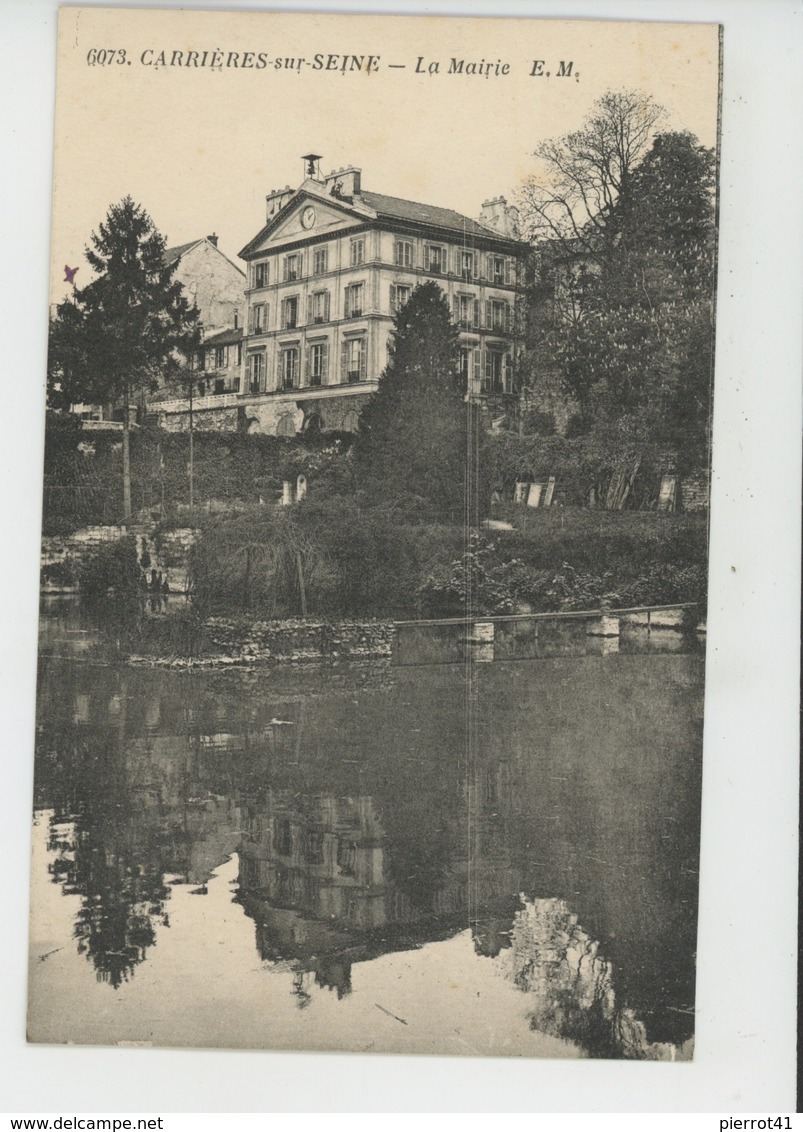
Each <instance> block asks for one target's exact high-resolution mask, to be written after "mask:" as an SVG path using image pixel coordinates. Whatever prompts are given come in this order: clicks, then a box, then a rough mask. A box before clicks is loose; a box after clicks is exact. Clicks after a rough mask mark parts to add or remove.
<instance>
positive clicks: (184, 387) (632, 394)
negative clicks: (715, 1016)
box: [28, 7, 721, 1061]
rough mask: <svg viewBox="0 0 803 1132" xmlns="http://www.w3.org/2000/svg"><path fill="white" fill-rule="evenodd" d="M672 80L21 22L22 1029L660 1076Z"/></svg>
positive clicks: (703, 419)
mask: <svg viewBox="0 0 803 1132" xmlns="http://www.w3.org/2000/svg"><path fill="white" fill-rule="evenodd" d="M720 66H721V65H720V29H719V27H718V26H716V25H712V24H694V25H692V24H680V23H676V24H670V23H655V22H653V23H635V22H632V23H628V22H613V21H610V22H590V21H589V22H585V21H573V22H561V21H548V20H541V19H505V20H501V19H493V18H473V19H472V18H465V17H462V18H452V17H421V16H393V17H390V16H389V17H384V16H383V17H379V16H345V15H341V16H335V15H324V14H313V13H309V14H294V15H289V14H277V13H268V12H265V13H256V12H238V13H232V12H211V11H203V12H202V11H178V10H163V11H158V10H148V11H145V10H121V9H115V10H111V9H108V10H106V9H101V8H91V9H90V8H79V7H73V8H64V9H62V11H61V13H60V19H59V52H58V80H57V106H56V128H55V167H54V179H55V184H54V200H53V228H52V276H51V295H50V299H51V310H50V323H49V328H50V329H49V352H48V366H47V407H46V414H47V424H46V446H45V467H44V507H43V531H42V559H41V586H42V598H41V616H40V646H39V674H38V706H37V740H36V755H35V784H34V799H33V864H32V881H31V926H30V966H29V1000H28V1001H29V1010H28V1036H29V1040H30V1041H32V1042H40V1043H76V1044H96V1045H97V1044H101V1045H118V1044H122V1045H153V1046H185V1047H202V1046H203V1047H223V1048H247V1049H292V1050H327V1051H336V1050H339V1051H346V1052H349V1051H355V1052H368V1051H375V1052H385V1053H416V1054H437V1055H471V1056H478V1055H491V1056H499V1055H502V1056H511V1057H540V1058H563V1059H566V1058H569V1059H571V1058H609V1059H630V1060H660V1061H678V1060H689V1059H691V1058H692V1056H693V1052H694V1037H695V955H696V940H697V912H698V898H699V877H698V864H699V849H700V812H701V809H700V808H701V782H702V759H703V743H702V736H703V702H704V667H705V646H706V599H707V562H708V514H709V479H710V476H709V469H710V434H711V414H712V403H713V391H714V325H715V317H714V316H715V283H716V250H717V230H716V217H717V171H718V131H719V90H720Z"/></svg>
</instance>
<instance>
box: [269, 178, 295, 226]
mask: <svg viewBox="0 0 803 1132" xmlns="http://www.w3.org/2000/svg"><path fill="white" fill-rule="evenodd" d="M294 193H295V189H291V188H290V186H289V185H285V187H284V188H283V189H271V191H270V192H269V193H268V195H267V196H266V197H265V204H266V210H265V219H266V220H271V219H272V218H273V217H274V216H275V215H276V213H277V212H279V211H280V209H282V208H284V206H285V205H286V204H287V202H288V201H289V200H290V197H291V196H293V194H294Z"/></svg>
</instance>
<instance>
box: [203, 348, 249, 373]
mask: <svg viewBox="0 0 803 1132" xmlns="http://www.w3.org/2000/svg"><path fill="white" fill-rule="evenodd" d="M242 361H243V344H242V342H238V343H237V344H236V346H235V347H234V350H233V352H232V351H231V349H230V347H228V346H212V347H211V348H210V349H208V350H200V351H199V352H198V355H197V364H198V369H202V370H206V369H228V367H229V365H230V364H232V363H233V364H234V365H236V366H240V365H242Z"/></svg>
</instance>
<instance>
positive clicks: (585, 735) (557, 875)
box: [29, 603, 703, 1060]
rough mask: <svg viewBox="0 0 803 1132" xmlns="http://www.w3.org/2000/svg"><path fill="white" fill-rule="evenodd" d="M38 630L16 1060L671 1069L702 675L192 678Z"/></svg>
mask: <svg viewBox="0 0 803 1132" xmlns="http://www.w3.org/2000/svg"><path fill="white" fill-rule="evenodd" d="M98 642H99V638H98V637H97V635H96V634H95V633H94V631H93V630H92V629H88V628H87V626H86V624H85V623H84V622H82V620H81V618H80V611H77V610H76V608H75V605H74V603H73V604H67V605H66V606H65V605H64V604H62V603H54V604H53V605H52V607H51V608H50V609H49V610H48V609H47V608H46V609H45V610H44V614H43V618H42V626H41V649H40V673H39V697H38V700H39V702H38V726H37V752H36V770H35V798H34V819H33V871H32V897H31V899H32V911H31V958H30V969H29V971H30V974H29V1037H30V1039H31V1040H32V1041H36V1042H67V1041H69V1042H76V1043H95V1044H116V1043H128V1044H152V1045H168V1046H171V1045H181V1046H226V1047H249V1048H271V1049H279V1048H289V1049H326V1050H356V1051H368V1050H375V1051H384V1052H393V1051H395V1052H405V1053H407V1052H409V1053H435V1054H449V1055H454V1054H492V1055H514V1056H542V1057H611V1058H647V1059H664V1060H666V1059H685V1058H688V1057H689V1056H690V1055H691V1050H692V1046H693V1031H694V981H695V944H696V921H697V889H698V875H697V866H698V853H699V816H700V779H701V750H702V703H703V657H702V655H701V654H700V653H699V652H698V651H695V650H694V649H690V651H677V646H676V645H675V646H673V649H674V650H675V651H670V652H667V653H661V652H660V651H653V652H650V653H649V655H638V654H632V655H630V654H619V655H616V654H614V655H607V656H606V655H596V656H580V657H578V656H570V657H554V658H551V659H534V660H523V661H521V660H520V661H504V660H497V661H494V662H493V663H489V664H476V665H474V666H472V667H471V668H470V669H467V668H466V667H465V666H464V665H462V664H441V665H410V666H407V667H401V668H395V667H390V666H388V665H386V664H373V665H351V666H342V667H339V668H338V667H331V666H330V667H327V668H315V669H311V668H305V667H292V668H281V667H276V668H270V667H261V668H255V669H253V670H250V671H245V670H237V671H233V670H229V671H225V672H220V671H204V672H196V673H192V672H187V671H175V670H170V669H155V668H138V667H131V666H128V665H126V664H124V663H121V662H119V660H116V659H114V657H113V655H111V654H109V652H108V651H107V650H105V648H104V647H103V645H102V644H99V643H98Z"/></svg>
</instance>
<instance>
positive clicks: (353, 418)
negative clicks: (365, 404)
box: [341, 409, 360, 432]
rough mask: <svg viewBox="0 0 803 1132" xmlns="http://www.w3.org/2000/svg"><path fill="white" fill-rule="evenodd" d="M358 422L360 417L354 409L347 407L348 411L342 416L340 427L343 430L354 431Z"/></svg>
mask: <svg viewBox="0 0 803 1132" xmlns="http://www.w3.org/2000/svg"><path fill="white" fill-rule="evenodd" d="M359 423H360V418H359V416H358V414H357V413H356V412H355V410H354V409H349V411H348V412H347V413H346V414H345V416H344V417H343V423H342V425H341V428H342V429H343V431H344V432H356V431H357V426H358V424H359Z"/></svg>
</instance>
